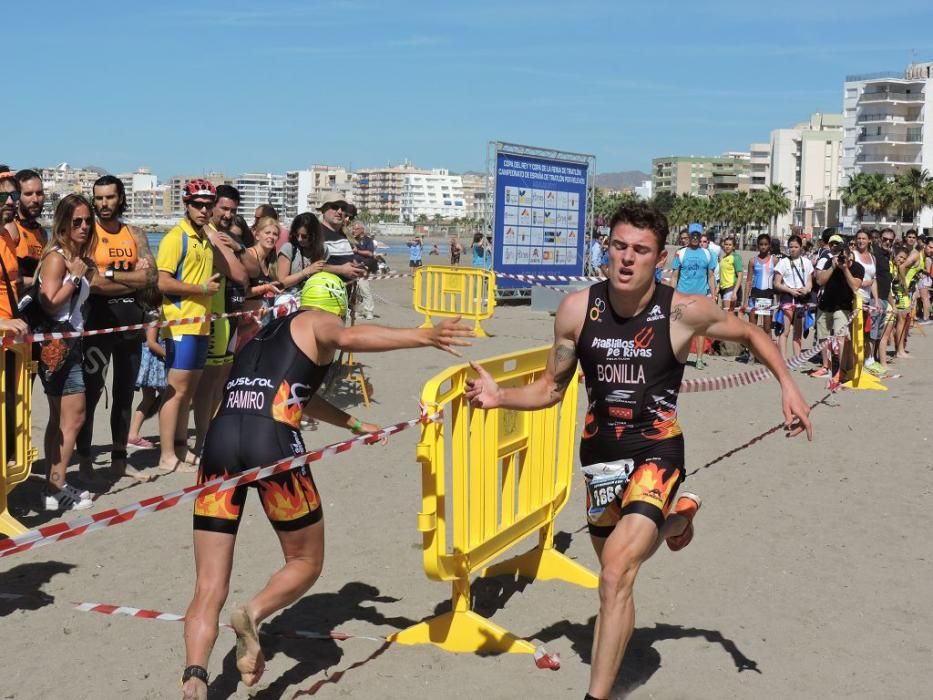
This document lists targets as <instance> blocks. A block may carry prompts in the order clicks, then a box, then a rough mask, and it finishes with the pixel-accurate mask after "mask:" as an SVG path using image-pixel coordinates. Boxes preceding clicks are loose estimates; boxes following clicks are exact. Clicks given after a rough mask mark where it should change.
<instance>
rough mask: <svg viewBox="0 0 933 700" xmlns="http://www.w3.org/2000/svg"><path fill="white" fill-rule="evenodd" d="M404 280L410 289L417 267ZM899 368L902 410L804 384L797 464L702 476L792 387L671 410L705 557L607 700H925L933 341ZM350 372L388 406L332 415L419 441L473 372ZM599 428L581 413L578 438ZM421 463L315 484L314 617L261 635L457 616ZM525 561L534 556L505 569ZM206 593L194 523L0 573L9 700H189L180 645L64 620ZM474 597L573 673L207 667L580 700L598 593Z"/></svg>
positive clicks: (426, 366) (560, 525) (641, 591)
mask: <svg viewBox="0 0 933 700" xmlns="http://www.w3.org/2000/svg"><path fill="white" fill-rule="evenodd" d="M425 260H426V262H428V261H429V259H428V258H427V257H425ZM392 263H393V268H394V269H396V270H405V269H406V263H405V261H404V259H401V258H393V260H392ZM411 284H412V282H411V280H410V279H407V278H401V279H390V280H382V281H377V282H374V283H373V286H374V291H375V293H376V295H377V296H376V313H377V314H378V316H379V318H378V319H377V321H376V322H382V323H386V324H390V325H398V326H414V325H418V324H420V323H421V321H422V320H423V319H422V317H421V316H419V315H418V314H416V313H415V312H414V311H413V310H412V307H411ZM552 323H553V319H552V317H551V316H550V315H549V314H548V313H547V312H541V311H531V310H529V308H528V306H501V307H498V308H497V309H496V312H495V315H494V317H493V318H492V319H490V320H489V321H487V322H485V323H484V327H485V328H486V330H487V331H488V332H489V333H490V335H491V336H492V337H490V338H488V339H476V341H475V342H474V345H473V346H472V347H470V348H467V349H466V352H465V356H466V358H467V359H470V358H475V359H478V358H485V357H491V356H494V355H498V354H501V353H505V352H511V351H515V350H520V349H526V348H532V347H537V346H540V345H543V344H548V343H550V341H551V338H552ZM927 332H929V331H927ZM909 349H910V350H911V352H912V354H913V358H912V359H910V360H901V361H898V363H897V365H896V366H895V367H896V371H897V372H900V373H902V374H903V376H902V377H901V378H898V379H892V380H890V381H887V382H886V383H887V386H888V387H889V391H888V392H872V391H841V392H839V393H836V394H833V395H831V396H828V397H827V392H826V389H825V383H824V381H821V380H817V379H811V378H809V377H807V376H806V375H804V374H802V373H798V374H797V375H796V376H797V377H798V381H799V384H800V385H801V387H802V389H803V392H804V394H805V396H806V397H807V398H808V399H809V400H810V401H817V400H819V399H821V398H823V397H827V398H826V400H825V401H824V402H823V403H820V404H818V405H817V406H816V408H815V409H814V410H813V414H812V419H813V423H814V426H815V431H816V434H815V438H814V442H813V443H807V442H806V440H805V439H804V438H798V439H796V440H786V439H785V438H784V437H783V433H782V432H778V433H776V434H774V435H771V436H769V437H766V438H764V439H763V440H761V441H760V442H758V443H756V444H754V445H752V446H750V447H749V448H748V449H745V450H742V451H740V452H737V453H736V454H735V455H734V456H732V457H729V458H726V459H723V460H721V461H719V462H717V463H715V464H713V465H711V466H709V467H707V468H702V467H703V466H704V465H706V464H707V463H709V462H710V461H712V460H714V459H715V458H716V457H718V456H719V455H721V454H723V453H725V452H727V451H729V450H730V449H732V448H735V447H737V446H739V445H742V444H743V443H745V442H747V441H748V440H750V439H751V438H753V437H754V436H756V435H758V434H760V433H762V432H763V431H765V430H766V429H768V428H770V427H772V426H774V425H776V424H777V423H779V422H780V421H781V420H782V417H781V413H780V403H779V392H778V388H777V385H776V384H775V383H774V382H773V381H772V382H763V383H759V384H756V385H753V386H750V387H745V388H741V389H733V390H728V391H720V392H715V393H699V394H684V395H682V396H681V399H680V417H681V421H682V424H683V426H684V429H685V434H686V439H687V471H688V473H689V472H693V471H694V470H697V469H698V468H699V471H698V472H697V473H695V474H694V475H692V476H690V477H689V479H688V481H687V482H686V487H685V488H689V490H690V491H694V492H696V493H698V494H700V495H701V496H702V497H703V499H704V501H703V507H702V510H701V511H700V513H699V515H698V517H697V521H696V523H697V524H696V533H697V534H696V537H695V539H694V541H693V543H692V544H691V545H690V546H689V547H688V548H687V549H685V550H683V551H682V552H678V553H676V554H675V553H672V552H670V551H668V550H667V549H666V548H665V547H662V548H661V550H660V551H659V553H658V554H657V555H656V556H655V557H654V558H653V559H652V560H651V561H650V562H649V563H648V564H646V566H645V567H644V569H643V571H642V573H641V575H640V576H639V580H638V586H637V594H636V608H637V620H636V629H635V632H634V637H633V639H632V641H631V643H630V645H629V649H628V652H627V654H626V657H625V659H624V662H623V668H622V671H621V674H620V676H619V679H618V684H617V690H616V695H615V697H630V698H633V699H640V698H658V699H671V700H673V699H677V698H693V699H697V698H703V699H710V700H715V699H721V698H802V699H803V698H817V697H818V698H865V699H866V700H868V699H877V698H907V697H922V696H923V695H925V694H926V693H928V692H929V680H930V678H931V677H933V676H931V673H933V660H931V659H933V613H931V611H930V609H929V608H928V607H927V605H926V601H927V599H928V598H929V593H930V582H931V581H933V554H931V549H930V546H929V544H925V542H926V539H925V533H924V528H925V526H926V524H927V523H929V522H930V518H929V512H930V511H929V510H928V509H929V508H931V506H933V458H931V445H930V442H929V441H928V435H929V433H930V429H929V420H928V415H927V412H928V409H929V405H930V402H929V396H930V393H931V390H933V371H931V369H930V368H931V366H933V338H929V337H925V336H924V335H923V334H922V333H920V332H916V331H915V332H914V334H913V335H912V337H911V341H910V345H909ZM358 359H359V360H360V361H361V362H362V363H363V365H364V371H365V373H366V376H367V377H368V379H369V380H370V382H371V384H372V388H373V396H372V398H373V404H372V406H371V407H369V408H364V407H363V406H362V400H361V397H360V395H359V393H356V392H353V391H352V390H349V389H348V387H349V385H343V387H342V390H341V391H340V392H339V393H338V396H337V399H336V401H335V402H337V403H338V404H339V405H341V406H343V407H346V408H347V410H352V411H353V413H354V415H357V416H359V417H360V418H363V419H365V420H368V421H373V422H376V423H380V424H391V423H396V422H398V421H403V420H407V419H410V418H414V417H416V416H417V415H418V397H419V394H420V391H421V387H422V385H423V384H424V382H425V381H426V380H427V379H429V378H430V377H431V376H433V375H434V374H436V373H437V372H439V371H440V370H441V369H443V368H445V367H447V366H448V365H450V364H452V363H456V362H459V361H458V360H456V358H453V357H451V356H449V355H446V354H444V353H441V352H439V351H436V350H406V351H399V352H395V353H389V354H381V355H376V354H374V355H360V356H359V357H358ZM745 369H747V367H746V366H745V365H741V364H738V363H736V362H734V361H733V360H732V358H719V357H711V358H710V361H709V366H708V368H707V369H706V370H705V371H704V372H697V371H696V370H694V369H693V368H692V367H690V368H688V370H687V376H688V377H694V376H704V377H712V376H719V375H723V374H731V373H734V372H739V371H744V370H745ZM924 397H926V398H924ZM34 405H35V412H34V415H33V430H34V432H33V435H34V441H35V442H36V444H37V445H40V446H41V437H42V431H43V429H44V426H45V421H46V419H47V415H48V411H47V404H46V400H45V397H44V395H43V393H42V390H41V385H40V384H39V383H38V382H37V383H36V389H35V400H34ZM583 408H584V403H583V401H582V399H581V403H580V406H579V410H580V416H581V418H582V412H583ZM156 433H157V424H156V421H155V420H150V421H148V422H147V423H146V425H145V426H144V430H143V434H144V435H145V436H147V437H149V438H150V439H153V438H154V437H157V436H156ZM348 436H349V432H348V431H345V430H340V429H337V428H332V427H330V426H321V427H320V428H319V429H318V430H315V431H305V433H304V439H305V444H306V445H307V447H308V448H309V449H312V448H315V447H319V446H323V445H326V444H329V443H331V442H335V441H337V440H342V439H345V438H346V437H348ZM109 439H110V438H109V424H108V411H107V409H106V407H105V404H104V402H103V401H102V402H101V404H100V406H99V408H98V411H97V416H96V420H95V435H94V444H95V446H96V448H97V449H98V450H99V452H100V454H98V456H97V465H98V468H99V469H105V467H106V464H107V460H109ZM417 441H418V431H417V430H409V431H407V432H404V433H401V434H400V435H398V436H396V437H394V438H393V439H391V440H390V441H389V442H388V444H387V445H385V446H381V445H376V446H372V447H359V448H356V449H353V450H350V451H349V452H347V453H345V454H342V455H339V456H336V457H328V458H326V459H325V460H322V461H321V462H319V463H317V464H316V465H315V466H314V470H313V471H314V478H315V480H316V482H317V485H318V487H319V489H320V491H321V494H322V498H323V503H324V510H325V522H326V524H327V555H326V558H325V566H324V573H323V575H322V577H321V579H320V580H319V582H318V583H317V584H316V585H315V587H314V588H313V589H312V590H311V592H310V593H309V594H308V595H307V596H306V597H305V598H304V599H303V600H301V601H299V602H298V603H296V604H295V605H293V606H292V607H291V608H289V609H287V610H285V611H283V612H281V613H280V614H278V615H276V616H274V617H273V618H272V619H270V620H269V621H268V622H267V623H266V624H265V626H264V629H265V630H266V631H274V630H280V631H289V630H311V631H318V632H327V631H330V630H340V631H342V632H346V633H349V634H355V635H374V636H383V635H387V634H390V633H392V632H394V631H396V630H399V629H402V628H404V627H407V626H409V625H411V624H413V623H415V622H417V621H419V620H422V619H424V618H426V617H430V616H432V615H434V614H435V612H436V611H437V610H442V609H443V608H444V606H445V605H446V604H447V603H448V602H449V596H450V588H449V586H448V585H445V584H440V583H436V582H432V581H430V580H428V578H427V577H426V576H425V574H424V571H423V568H422V559H421V557H422V553H421V536H420V533H419V532H418V530H417V528H416V514H417V512H418V510H419V509H420V506H421V500H420V494H421V482H420V469H419V466H418V464H417V462H416V461H415V444H416V443H417ZM40 457H41V454H40ZM156 459H157V456H156V454H155V453H154V452H136V453H133V454H131V462H132V463H133V464H135V465H136V466H139V467H146V466H151V465H153V464H154V463H155V461H156ZM39 466H40V468H41V463H40V465H39ZM72 469H73V470H75V469H76V467H73V468H72ZM70 476H71V473H70ZM193 481H194V476H193V475H191V474H177V475H176V474H173V475H169V476H160V477H159V478H157V479H155V480H154V481H153V482H151V483H148V484H134V483H133V482H131V481H130V480H128V479H124V480H122V481H119V482H118V483H116V484H115V485H114V487H113V489H112V490H111V491H110V492H109V493H106V494H103V495H101V496H100V497H99V499H98V500H97V503H96V505H95V510H102V509H104V508H110V507H115V506H122V505H126V504H129V503H133V502H135V501H138V500H140V499H143V498H146V497H148V496H153V495H157V494H161V493H165V492H168V491H172V490H175V489H178V488H182V487H184V486H187V485H190V484H191V483H193ZM38 488H39V487H38V484H36V483H34V482H30V483H28V484H25V485H23V486H21V487H19V488H18V489H17V490H16V491H15V492H14V494H13V497H12V504H13V509H14V512H15V513H16V514H17V516H18V517H21V520H22V522H23V523H24V524H26V525H27V526H30V527H32V526H36V525H39V524H42V523H44V522H48V521H49V520H48V518H47V517H46V516H45V514H44V513H42V514H38V513H37V512H36V510H35V507H36V504H37V500H38V492H39V491H38ZM582 504H583V492H582V487H581V484H580V483H577V484H576V485H575V488H574V493H573V495H572V497H571V500H570V502H569V503H568V505H567V507H566V508H564V510H563V511H562V512H561V513H560V515H559V517H558V519H557V531H558V533H559V534H558V537H557V542H558V545H559V547H560V548H561V549H563V550H565V551H566V553H567V554H568V555H569V556H571V557H572V558H574V559H576V560H578V561H579V562H581V563H582V564H584V565H585V566H587V567H589V568H591V569H594V570H595V566H596V560H595V556H594V554H593V551H592V548H591V546H590V543H589V541H588V536H587V535H586V531H585V529H583V525H584V517H583V505H582ZM246 509H247V514H246V515H245V517H244V520H243V523H242V526H241V528H240V535H239V539H238V542H237V547H238V556H237V558H236V562H235V568H234V572H233V577H232V580H231V590H230V597H229V600H228V604H227V607H226V608H225V613H224V614H225V615H229V612H230V610H232V608H233V606H234V604H235V603H237V602H240V601H245V600H246V599H247V598H248V597H249V596H250V595H251V594H252V593H253V592H254V591H256V590H258V588H259V587H261V586H262V585H263V584H264V582H265V581H266V579H267V577H268V576H269V575H270V574H271V573H272V572H273V571H274V570H275V569H277V568H278V567H279V566H280V564H281V554H280V552H279V548H278V546H277V541H276V539H275V536H274V534H273V532H272V529H271V527H270V526H269V524H268V523H267V522H266V519H265V517H264V516H263V514H262V511H261V508H260V507H259V504H258V501H257V499H256V498H255V496H254V495H251V496H250V497H249V499H248V500H247V506H246ZM86 512H94V511H86ZM69 517H74V516H69ZM532 544H533V543H532V542H531V541H530V540H529V541H528V542H525V543H522V544H521V545H519V546H518V547H517V548H516V550H515V553H518V552H522V551H525V550H526V549H528V548H530V547H531V546H532ZM193 580H194V577H193V562H192V553H191V507H190V504H189V505H182V506H179V507H177V508H174V509H171V510H168V511H165V512H163V513H157V514H154V515H149V516H147V517H145V518H141V519H139V520H134V521H132V522H130V523H127V524H123V525H119V526H116V527H111V528H108V529H106V530H103V531H101V532H97V533H92V534H90V535H87V536H85V537H80V538H76V539H73V540H69V541H66V542H61V543H56V544H53V545H50V546H48V547H43V548H40V549H37V550H35V551H30V552H25V553H23V554H18V555H15V556H12V557H8V558H4V559H2V560H0V629H2V631H3V635H2V637H0V656H2V658H3V659H4V671H3V674H2V680H0V697H2V698H4V699H17V700H27V699H32V698H48V697H70V698H111V697H113V698H117V697H128V698H173V697H175V698H177V697H180V689H179V678H180V675H181V672H182V670H183V668H184V666H185V663H184V645H183V640H182V625H181V623H178V622H161V621H153V620H140V619H132V618H128V617H117V616H110V617H107V616H103V615H97V614H90V613H83V612H77V611H75V610H73V604H74V603H79V602H96V603H109V604H116V605H126V606H132V607H138V608H148V609H155V610H160V611H165V612H170V613H178V614H183V613H184V611H185V607H186V605H187V603H188V601H189V599H190V596H191V592H192V586H193ZM473 591H474V595H475V609H476V610H477V612H479V613H480V614H482V615H484V616H486V617H490V618H491V619H492V620H493V621H494V622H496V623H497V624H500V625H502V626H503V627H505V628H506V629H508V630H510V631H512V632H514V633H516V634H518V635H519V636H522V637H524V638H527V639H538V640H540V641H541V642H543V643H544V644H545V645H546V646H547V648H548V649H549V650H550V651H552V652H557V653H559V654H560V657H561V662H562V665H561V668H560V670H558V671H547V670H539V669H537V668H536V667H535V665H534V662H533V660H532V657H530V656H528V655H523V654H511V655H503V656H494V657H481V656H477V655H473V654H450V653H447V652H444V651H441V650H439V649H436V648H434V647H431V646H420V647H418V646H414V647H410V646H400V645H384V644H381V643H380V642H378V641H370V640H365V639H350V640H347V641H342V642H335V641H330V640H327V641H321V640H291V639H286V638H283V637H278V636H270V635H264V636H263V643H264V647H265V649H266V655H267V658H268V664H267V670H266V673H265V675H264V677H263V678H262V680H261V682H260V684H259V686H258V687H257V688H254V689H252V690H250V691H247V689H246V688H245V687H243V686H238V680H239V676H238V674H237V673H236V670H235V667H234V657H233V651H232V649H233V640H234V637H233V634H232V633H230V632H229V631H222V632H221V634H220V637H219V640H218V643H217V646H216V647H215V649H214V653H213V656H212V659H211V664H210V668H209V671H210V673H211V685H210V693H211V694H210V697H212V698H226V697H238V698H245V697H255V698H301V697H311V696H313V697H317V698H343V697H354V698H372V699H381V698H386V699H388V698H453V699H463V700H466V699H467V698H477V697H481V698H487V699H489V700H499V699H503V700H504V699H506V698H515V697H529V698H580V697H582V696H583V694H584V692H585V690H586V683H587V679H588V673H589V659H590V645H591V643H592V631H593V622H594V617H595V614H596V611H597V606H598V602H597V595H596V592H595V591H593V590H587V589H582V588H576V587H573V586H570V585H568V584H562V583H556V582H528V581H513V580H511V579H502V578H498V579H490V580H476V581H475V582H474V585H473ZM16 595H21V596H23V597H20V598H17V597H14V596H16Z"/></svg>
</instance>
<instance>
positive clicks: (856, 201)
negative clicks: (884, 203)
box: [839, 173, 870, 225]
mask: <svg viewBox="0 0 933 700" xmlns="http://www.w3.org/2000/svg"><path fill="white" fill-rule="evenodd" d="M868 183H869V175H868V173H855V174H854V175H853V176H852V177H850V178H849V184H847V185H845V186H843V187H841V188H840V189H839V195H840V198H841V199H842V203H843V204H844V205H845V206H846V207H849V208H852V207H855V220H856V221H857V222H858V225H861V223H862V219H863V218H864V216H865V203H866V202H867V201H868V199H869V190H870V186H869V184H868Z"/></svg>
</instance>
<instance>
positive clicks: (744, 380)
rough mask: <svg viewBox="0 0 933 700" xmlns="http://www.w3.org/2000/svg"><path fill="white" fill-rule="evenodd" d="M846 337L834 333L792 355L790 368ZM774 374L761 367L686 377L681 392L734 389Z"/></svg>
mask: <svg viewBox="0 0 933 700" xmlns="http://www.w3.org/2000/svg"><path fill="white" fill-rule="evenodd" d="M845 337H848V336H847V335H834V336H833V337H832V338H827V339H826V340H824V341H823V342H821V343H819V344H817V345H814V346H813V347H812V348H810V349H809V350H807V351H806V352H802V353H800V354H799V355H797V357H792V358H791V359H789V360H787V362H786V364H787V367H788V368H789V369H797V368H798V367H801V366H803V365H804V364H805V363H807V362H809V361H810V360H811V359H813V358H814V357H816V356H817V355H819V354H820V353H821V352H823V349H824V348H825V347H826V346H828V345H829V344H830V343H835V342H836V341H837V339H839V338H845ZM773 376H774V375H773V374H772V373H771V370H770V369H768V368H767V367H761V368H760V369H753V370H749V371H748V372H738V373H737V374H727V375H723V376H721V377H709V378H702V379H684V380H683V381H681V383H680V393H681V394H695V393H697V392H701V391H721V390H723V389H734V388H735V387H739V386H748V385H749V384H756V383H758V382H762V381H764V380H766V379H770V378H771V377H773Z"/></svg>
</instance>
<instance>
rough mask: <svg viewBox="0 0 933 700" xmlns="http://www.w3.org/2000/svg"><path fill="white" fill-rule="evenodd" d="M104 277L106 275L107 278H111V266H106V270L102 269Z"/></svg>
mask: <svg viewBox="0 0 933 700" xmlns="http://www.w3.org/2000/svg"><path fill="white" fill-rule="evenodd" d="M104 277H106V278H107V279H108V280H112V279H113V268H112V267H108V268H107V269H106V270H104Z"/></svg>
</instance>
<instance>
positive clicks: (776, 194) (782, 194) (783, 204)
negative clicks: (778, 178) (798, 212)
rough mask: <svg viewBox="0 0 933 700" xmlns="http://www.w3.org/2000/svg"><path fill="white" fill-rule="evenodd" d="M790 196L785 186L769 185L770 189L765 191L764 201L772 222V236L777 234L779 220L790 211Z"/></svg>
mask: <svg viewBox="0 0 933 700" xmlns="http://www.w3.org/2000/svg"><path fill="white" fill-rule="evenodd" d="M789 194H790V192H789V191H788V190H786V189H785V188H784V185H768V189H767V190H765V195H766V199H765V200H764V201H765V204H766V210H767V212H768V215H769V216H768V218H769V219H770V220H771V235H776V234H777V218H778V217H779V216H783V215H784V214H786V213H787V212H789V211H790V199H788V197H787V195H789Z"/></svg>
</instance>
